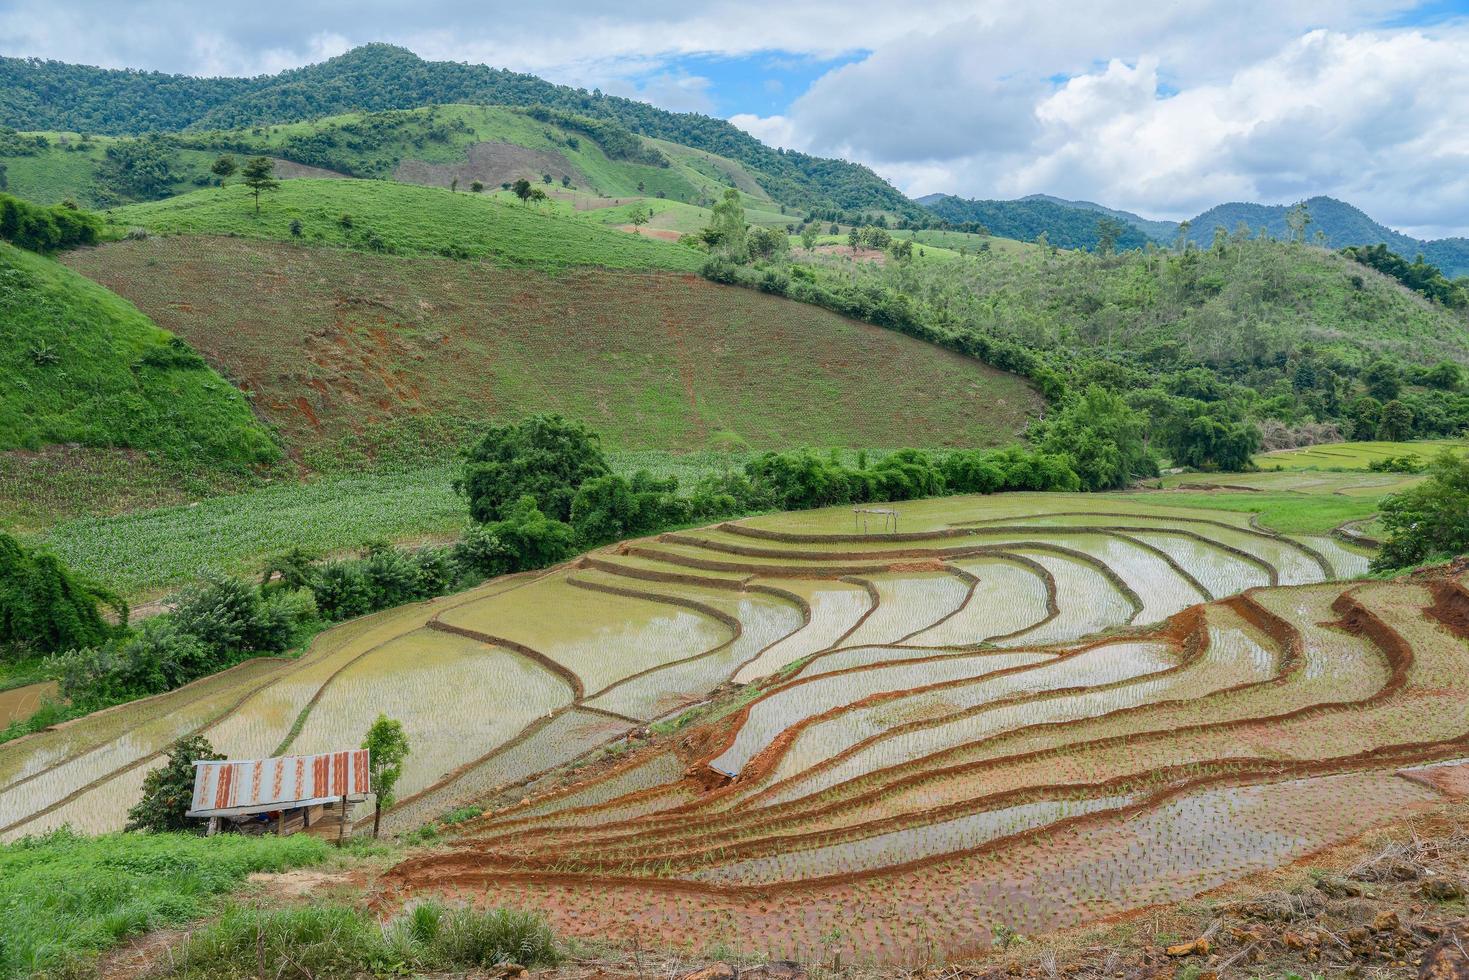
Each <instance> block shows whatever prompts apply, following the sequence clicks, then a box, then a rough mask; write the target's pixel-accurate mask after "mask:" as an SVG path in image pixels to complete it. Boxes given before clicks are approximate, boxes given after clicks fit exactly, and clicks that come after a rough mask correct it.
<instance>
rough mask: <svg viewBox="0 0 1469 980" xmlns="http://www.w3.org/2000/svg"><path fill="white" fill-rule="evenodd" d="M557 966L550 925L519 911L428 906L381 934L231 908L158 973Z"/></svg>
mask: <svg viewBox="0 0 1469 980" xmlns="http://www.w3.org/2000/svg"><path fill="white" fill-rule="evenodd" d="M560 958H561V956H560V953H559V951H558V950H557V948H556V944H555V939H554V937H553V936H552V934H551V929H550V927H549V926H548V925H547V924H546V920H545V919H544V918H542V917H541V916H540V915H538V914H535V913H532V912H521V911H518V910H514V909H492V910H490V911H488V912H478V911H475V910H472V909H461V908H449V907H447V906H444V905H441V904H439V903H437V902H425V903H423V904H420V905H416V906H413V907H412V908H409V909H407V910H406V911H405V912H404V913H403V914H402V915H401V916H399V917H398V918H396V919H394V920H392V921H391V922H389V923H387V924H386V925H382V924H379V923H378V922H377V921H376V919H374V918H373V917H372V916H371V915H370V914H369V913H367V912H365V911H364V910H362V909H361V908H357V907H350V906H346V905H305V906H299V907H294V908H284V909H260V908H247V907H243V906H233V907H231V908H230V909H228V910H226V912H225V913H224V915H222V916H221V917H220V918H219V920H218V921H216V922H214V923H211V924H210V925H208V926H205V927H204V928H202V929H200V930H198V931H196V932H194V933H193V934H192V935H190V936H189V937H188V938H187V939H186V940H184V942H183V943H182V944H180V945H179V946H178V947H177V948H175V949H173V950H171V951H170V952H169V953H168V954H167V955H165V956H164V957H163V958H162V959H163V961H162V962H160V963H159V970H158V973H159V975H162V976H169V977H190V978H204V977H209V978H216V977H220V978H224V977H239V978H246V977H259V976H309V977H314V978H318V980H325V978H329V977H358V976H362V975H364V974H367V975H372V976H401V975H405V974H414V973H417V972H420V971H423V970H454V969H468V968H476V967H491V966H497V965H499V964H502V963H518V964H520V965H522V966H552V965H555V964H556V963H557V962H559V961H560Z"/></svg>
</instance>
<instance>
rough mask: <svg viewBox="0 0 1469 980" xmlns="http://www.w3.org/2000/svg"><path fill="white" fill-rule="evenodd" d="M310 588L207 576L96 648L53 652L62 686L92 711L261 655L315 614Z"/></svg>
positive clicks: (291, 637)
mask: <svg viewBox="0 0 1469 980" xmlns="http://www.w3.org/2000/svg"><path fill="white" fill-rule="evenodd" d="M317 615H318V613H317V607H316V602H315V600H314V598H313V597H312V595H311V593H310V592H306V591H288V590H276V591H273V592H271V593H270V594H269V595H262V594H261V590H260V587H259V586H257V585H255V584H254V583H252V582H246V581H242V580H239V579H232V578H228V577H226V576H220V575H211V576H209V577H207V578H206V579H205V581H204V582H202V583H200V584H199V585H196V586H193V587H191V588H189V589H186V590H185V591H184V592H183V593H182V595H181V596H180V598H179V600H178V603H177V606H176V608H175V609H174V611H173V612H171V613H168V614H165V615H162V616H155V617H153V618H152V619H149V620H146V621H145V622H144V623H143V625H142V627H141V628H140V629H138V630H137V631H136V632H131V633H128V632H121V633H119V634H118V635H115V636H112V637H111V638H110V639H108V640H106V641H105V642H103V643H101V644H98V645H95V646H82V647H78V648H75V649H72V650H69V651H68V652H66V653H64V654H62V655H60V656H58V657H56V658H55V659H54V660H53V661H52V671H53V673H54V675H55V676H56V678H57V681H58V683H59V685H60V688H61V692H62V693H63V694H64V695H66V697H68V698H69V699H71V701H72V703H73V704H74V705H75V706H76V707H78V708H82V709H86V710H95V709H97V708H102V707H106V706H108V705H112V704H120V703H122V702H124V701H130V700H133V699H135V698H140V697H146V696H148V695H150V694H161V693H162V692H164V691H171V690H173V689H174V688H176V687H181V686H182V685H184V684H187V683H189V682H190V681H194V680H197V679H198V678H200V677H205V676H207V675H209V674H213V673H216V672H218V671H221V670H224V669H225V668H227V667H231V666H233V665H235V664H237V663H239V662H240V661H241V660H244V659H247V658H249V657H253V656H259V655H261V654H273V653H281V652H283V651H285V650H288V649H290V648H291V647H292V646H294V645H295V644H296V643H297V642H298V641H299V640H300V637H301V635H302V632H303V631H304V629H305V628H306V627H307V626H308V624H310V623H312V622H314V621H315V620H316V618H317Z"/></svg>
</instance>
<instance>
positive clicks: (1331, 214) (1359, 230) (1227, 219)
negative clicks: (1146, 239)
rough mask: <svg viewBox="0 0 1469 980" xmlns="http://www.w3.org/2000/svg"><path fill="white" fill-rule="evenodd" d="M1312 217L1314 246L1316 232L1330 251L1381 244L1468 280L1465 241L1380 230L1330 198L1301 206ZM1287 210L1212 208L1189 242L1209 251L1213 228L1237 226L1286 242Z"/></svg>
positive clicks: (1196, 222) (1192, 227)
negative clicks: (1417, 236) (1418, 256)
mask: <svg viewBox="0 0 1469 980" xmlns="http://www.w3.org/2000/svg"><path fill="white" fill-rule="evenodd" d="M1305 204H1306V209H1307V210H1308V211H1309V212H1310V215H1311V223H1310V224H1309V225H1307V226H1306V237H1307V238H1308V239H1310V240H1311V241H1316V240H1317V239H1316V232H1317V231H1320V232H1321V233H1322V234H1324V235H1325V236H1326V241H1325V242H1324V244H1325V245H1326V246H1327V247H1328V248H1345V247H1346V246H1348V245H1376V244H1378V243H1382V244H1385V245H1387V247H1388V248H1389V249H1391V250H1392V251H1394V252H1396V253H1398V254H1399V255H1402V256H1404V257H1406V258H1408V259H1412V258H1413V257H1414V256H1415V255H1417V254H1418V253H1420V252H1421V253H1422V254H1423V257H1424V258H1425V259H1427V260H1428V261H1429V262H1430V263H1432V264H1433V265H1436V266H1438V267H1439V268H1440V269H1442V270H1443V272H1444V274H1445V275H1447V276H1450V277H1453V276H1462V275H1465V274H1469V238H1443V239H1439V240H1436V241H1423V240H1421V239H1417V238H1413V237H1411V236H1409V235H1404V234H1403V233H1402V232H1398V231H1393V230H1392V229H1391V228H1388V227H1387V226H1386V225H1383V224H1380V223H1378V222H1376V221H1374V220H1372V218H1371V217H1369V216H1368V215H1367V214H1365V213H1364V212H1363V211H1361V210H1360V209H1359V208H1355V207H1353V206H1352V205H1350V204H1347V203H1346V202H1345V201H1338V200H1337V199H1335V198H1332V197H1312V198H1308V199H1307V200H1306V202H1305ZM1289 211H1290V208H1289V207H1287V206H1285V205H1282V204H1275V205H1270V204H1250V203H1241V202H1231V203H1229V204H1220V205H1218V206H1217V207H1212V208H1210V209H1209V210H1207V211H1205V212H1204V213H1203V214H1201V215H1199V216H1198V217H1196V218H1194V219H1193V220H1192V221H1190V222H1189V232H1188V236H1189V238H1190V239H1191V240H1193V241H1194V242H1197V243H1198V244H1200V245H1207V244H1209V242H1211V241H1212V240H1213V238H1214V230H1215V229H1216V228H1224V229H1225V230H1227V231H1234V230H1235V228H1237V227H1238V226H1239V225H1240V224H1241V223H1243V224H1244V225H1245V227H1247V228H1249V230H1250V231H1251V232H1252V233H1258V232H1259V231H1260V229H1262V228H1263V229H1264V230H1265V231H1266V232H1267V233H1268V234H1270V235H1271V236H1272V237H1275V238H1289V237H1290V228H1289V226H1288V225H1287V224H1286V214H1287V213H1288V212H1289Z"/></svg>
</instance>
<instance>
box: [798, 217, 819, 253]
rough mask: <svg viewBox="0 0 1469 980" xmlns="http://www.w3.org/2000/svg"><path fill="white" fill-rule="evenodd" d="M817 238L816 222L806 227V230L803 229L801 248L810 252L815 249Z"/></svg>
mask: <svg viewBox="0 0 1469 980" xmlns="http://www.w3.org/2000/svg"><path fill="white" fill-rule="evenodd" d="M816 236H817V230H816V224H815V222H812V223H811V224H808V225H806V226H805V227H804V228H802V229H801V247H802V248H804V249H805V250H806V251H808V252H809V251H811V250H812V249H814V248H815V247H816Z"/></svg>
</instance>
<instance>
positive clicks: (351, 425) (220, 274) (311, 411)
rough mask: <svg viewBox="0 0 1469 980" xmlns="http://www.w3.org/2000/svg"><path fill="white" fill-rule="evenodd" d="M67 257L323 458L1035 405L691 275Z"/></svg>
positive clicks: (921, 347)
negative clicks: (566, 432)
mask: <svg viewBox="0 0 1469 980" xmlns="http://www.w3.org/2000/svg"><path fill="white" fill-rule="evenodd" d="M292 183H302V184H307V185H309V184H310V183H311V182H287V186H288V187H289V186H290V184H292ZM407 189H408V190H412V191H416V192H421V193H433V194H438V195H440V196H442V197H444V198H448V197H449V196H450V195H449V194H448V193H447V192H443V191H434V192H427V191H421V190H420V189H418V188H407ZM460 198H461V199H462V198H463V195H460ZM270 206H271V208H272V209H273V208H275V207H277V206H278V205H277V202H274V201H272V202H271V205H270ZM236 209H237V210H238V202H237V205H236ZM507 209H508V210H511V211H514V210H515V208H513V207H510V208H507ZM544 220H546V221H547V222H549V221H550V219H549V218H546V219H544ZM277 224H282V222H279V221H278V222H277ZM563 224H564V225H571V226H573V227H576V228H581V227H582V223H579V222H574V221H573V219H566V220H564V221H562V222H558V223H557V224H555V225H554V226H553V227H556V228H559V227H561V226H562V225H563ZM585 227H586V228H588V229H590V230H595V231H598V232H601V233H603V234H605V235H607V236H611V237H613V238H614V239H615V240H618V241H624V240H625V241H626V242H629V243H632V244H637V243H638V239H637V238H636V236H632V235H628V234H626V233H623V232H617V231H612V230H610V229H603V228H600V227H598V226H596V225H593V224H591V223H586V225H585ZM643 244H645V245H649V246H651V245H653V244H660V245H662V243H652V242H646V241H644V242H643ZM547 247H552V246H550V245H548V246H547ZM663 247H664V248H666V249H668V250H669V251H671V252H675V253H677V252H683V251H687V250H684V249H681V248H680V247H679V246H675V245H664V246H663ZM690 254H696V253H690ZM589 261H590V260H589ZM67 262H68V263H69V264H70V265H71V266H72V268H74V269H76V270H77V271H79V272H81V273H83V274H84V275H87V276H89V277H91V278H93V279H95V280H97V281H98V282H102V283H105V284H107V285H108V286H110V287H111V288H114V289H117V290H119V291H120V292H121V293H122V294H123V295H124V296H127V297H129V298H130V299H132V300H133V301H134V302H136V303H138V304H140V305H141V307H142V308H143V309H145V310H147V311H149V312H150V313H151V314H152V315H153V316H155V317H158V318H160V322H162V323H164V324H166V325H167V326H169V328H170V329H174V330H176V331H179V332H180V333H181V334H182V335H183V336H184V337H186V338H188V339H189V340H190V342H191V343H193V344H195V345H196V346H197V347H198V348H199V349H200V350H201V351H202V352H203V353H204V355H205V356H206V357H208V358H209V360H210V362H211V363H213V364H214V365H216V366H218V367H219V368H220V369H221V370H223V371H224V372H225V373H226V374H227V375H228V376H230V377H231V378H233V379H235V380H236V381H237V382H238V383H239V384H241V385H242V386H243V387H245V388H246V389H248V390H250V391H252V392H253V393H254V394H255V405H256V408H257V409H258V410H259V411H260V412H261V413H262V414H263V415H265V417H266V418H268V419H269V420H270V421H271V422H272V423H273V424H275V425H277V426H279V427H280V429H281V431H282V433H283V435H284V436H285V438H286V441H287V444H288V445H289V446H291V447H292V449H293V450H294V451H297V452H301V453H304V454H305V455H306V456H307V457H309V458H315V459H317V460H318V461H322V460H327V459H331V458H340V456H341V454H342V453H343V452H360V453H362V454H365V455H367V456H368V457H377V456H380V455H382V454H383V453H396V452H399V451H400V450H401V452H402V453H403V454H408V455H413V456H417V457H418V458H422V457H423V456H424V455H431V454H432V452H433V451H434V450H433V446H440V447H442V449H443V450H445V451H447V450H450V449H452V448H456V447H457V446H458V445H460V444H462V441H463V440H464V439H465V438H466V433H468V432H471V431H473V427H474V426H475V425H476V424H478V423H482V422H484V421H487V420H491V419H495V420H498V419H507V418H515V417H518V416H520V415H522V414H526V413H529V412H533V411H558V412H561V413H563V414H565V415H567V416H570V417H574V418H579V419H582V420H584V421H586V422H588V423H589V424H592V425H593V426H594V427H596V428H598V429H599V430H600V431H602V432H603V433H604V434H605V436H606V438H607V440H608V443H609V445H610V446H612V447H614V448H660V449H675V448H676V449H700V448H706V447H708V446H710V445H714V444H724V443H732V444H734V445H741V444H748V445H749V446H754V447H759V448H778V447H784V446H790V445H800V444H803V443H804V444H813V445H823V446H850V447H854V448H866V447H873V448H897V447H899V446H904V445H985V446H989V445H998V444H1002V443H1006V442H1009V441H1012V440H1013V439H1014V438H1015V437H1016V435H1017V434H1018V433H1019V432H1020V431H1021V430H1022V429H1023V428H1024V426H1025V424H1026V421H1027V417H1028V416H1029V415H1030V414H1031V413H1032V412H1034V411H1036V410H1037V409H1038V408H1039V400H1038V397H1037V396H1036V395H1035V394H1034V393H1033V392H1032V391H1031V390H1030V389H1029V388H1028V387H1027V386H1026V385H1025V384H1024V382H1022V381H1021V380H1020V379H1018V378H1016V377H1014V376H1013V375H1007V374H1004V373H1002V372H999V371H995V370H993V369H991V368H988V367H986V366H984V365H983V364H981V363H979V362H977V361H975V360H972V359H970V358H964V357H960V356H958V355H956V354H953V353H950V352H947V351H943V350H940V349H938V348H936V347H933V346H930V345H928V344H924V343H922V342H919V341H916V340H912V339H910V338H907V337H903V336H900V335H897V334H894V333H892V332H889V331H884V330H881V329H879V328H876V327H871V326H868V325H865V324H859V323H854V322H852V321H850V320H846V319H843V318H841V317H838V316H835V315H833V314H831V313H828V312H826V311H824V310H820V309H816V308H813V307H810V306H804V305H801V304H797V303H793V302H791V301H789V300H785V299H781V298H779V297H774V296H767V295H762V294H759V293H757V292H754V291H748V290H738V289H730V288H728V287H724V286H717V285H714V284H711V283H708V282H706V281H704V280H700V279H695V278H692V277H689V276H679V275H672V274H668V273H663V274H651V273H648V272H631V271H623V272H619V271H613V270H607V269H588V268H584V269H577V270H564V271H560V272H558V273H557V274H556V275H555V276H548V275H546V274H545V273H543V272H540V271H532V270H526V271H510V270H501V269H497V268H493V267H491V266H488V265H485V264H482V263H474V262H463V261H453V260H448V259H441V258H409V257H398V256H387V255H371V254H364V253H362V252H355V251H348V250H345V249H331V248H304V247H299V246H296V245H291V244H286V243H277V242H265V241H250V240H248V239H243V238H218V237H216V238H204V237H195V236H189V237H183V236H170V237H166V238H153V239H149V240H146V241H133V242H120V243H116V244H112V245H106V246H103V247H101V248H96V249H89V250H86V251H81V252H75V253H72V254H71V255H69V256H68V257H67ZM650 264H651V263H650ZM981 405H982V406H984V410H983V411H981V410H980V406H981Z"/></svg>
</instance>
